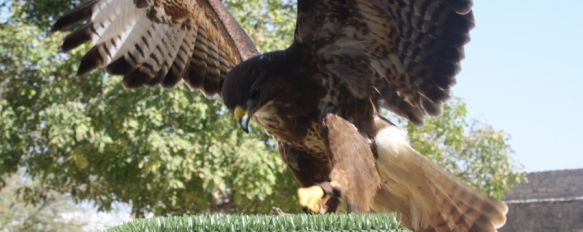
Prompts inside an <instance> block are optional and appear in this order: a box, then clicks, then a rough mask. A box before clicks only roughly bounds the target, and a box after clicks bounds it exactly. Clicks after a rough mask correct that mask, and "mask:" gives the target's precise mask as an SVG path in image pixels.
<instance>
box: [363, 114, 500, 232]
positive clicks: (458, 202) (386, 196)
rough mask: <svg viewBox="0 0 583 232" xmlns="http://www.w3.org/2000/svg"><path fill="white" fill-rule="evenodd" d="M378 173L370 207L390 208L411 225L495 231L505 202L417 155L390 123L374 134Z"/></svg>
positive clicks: (435, 228) (402, 135)
mask: <svg viewBox="0 0 583 232" xmlns="http://www.w3.org/2000/svg"><path fill="white" fill-rule="evenodd" d="M375 145H376V150H377V153H378V158H377V161H376V164H377V165H376V166H377V170H378V172H379V175H380V176H381V179H382V185H381V189H380V190H379V191H378V193H377V195H376V196H375V202H374V206H373V209H374V210H375V211H380V212H386V211H396V212H397V213H398V215H399V217H400V219H401V222H402V224H403V225H405V226H407V227H409V228H411V229H413V230H415V231H496V229H497V228H500V227H501V226H502V225H504V223H505V222H506V216H505V215H506V213H507V212H508V207H507V206H506V205H505V204H504V203H502V202H500V201H497V200H495V199H493V198H490V197H489V196H487V195H486V194H484V193H482V192H480V191H478V190H476V189H474V188H472V187H471V186H469V185H467V184H466V183H464V182H463V181H461V180H460V179H459V178H457V177H455V176H453V175H451V174H450V173H448V172H447V171H445V170H444V169H443V168H441V167H439V166H438V165H436V164H435V163H433V162H432V161H430V160H428V159H427V158H425V157H423V156H422V155H420V154H419V153H418V152H416V151H415V150H414V149H413V148H411V147H410V146H409V144H408V141H407V137H406V134H405V133H404V132H403V131H401V130H399V129H397V128H396V127H392V126H391V127H388V128H385V129H383V130H381V131H380V132H379V133H378V135H377V137H376V138H375Z"/></svg>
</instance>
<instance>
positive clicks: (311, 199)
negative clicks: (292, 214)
mask: <svg viewBox="0 0 583 232" xmlns="http://www.w3.org/2000/svg"><path fill="white" fill-rule="evenodd" d="M341 196H342V191H341V188H340V185H339V184H338V183H336V182H323V183H320V184H318V185H314V186H310V187H306V188H300V189H298V200H299V202H300V205H301V206H302V208H303V209H304V210H305V211H307V212H309V213H319V214H325V213H334V212H336V210H338V206H339V204H340V198H341Z"/></svg>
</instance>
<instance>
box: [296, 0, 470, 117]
mask: <svg viewBox="0 0 583 232" xmlns="http://www.w3.org/2000/svg"><path fill="white" fill-rule="evenodd" d="M471 6H472V1H471V0H416V1H414V0H322V1H311V0H299V1H298V25H297V30H296V38H295V39H296V43H299V44H301V45H302V47H305V48H308V50H309V51H310V52H312V54H311V55H312V56H313V59H314V62H315V63H316V64H317V65H318V66H319V67H318V68H319V69H320V70H321V71H322V72H324V73H328V74H330V75H333V76H335V77H337V78H338V79H339V80H341V81H342V82H343V83H345V84H346V86H348V88H349V90H350V92H351V93H352V95H354V96H355V97H358V98H373V99H375V100H377V101H378V102H379V103H380V104H381V105H382V106H384V107H387V108H389V109H390V110H392V111H394V112H396V113H398V114H400V115H402V116H405V117H408V118H409V119H410V120H411V121H413V122H414V123H417V124H419V123H421V122H422V120H423V118H424V117H425V116H426V115H436V114H439V112H440V107H441V103H442V101H444V100H445V99H447V98H448V96H449V89H450V87H451V85H452V84H453V83H454V82H455V80H454V76H455V75H456V73H457V72H458V70H459V62H460V60H461V59H462V58H463V45H464V44H465V43H466V42H467V41H468V40H469V36H468V32H469V30H470V29H471V28H472V27H473V25H474V20H473V14H472V12H471Z"/></svg>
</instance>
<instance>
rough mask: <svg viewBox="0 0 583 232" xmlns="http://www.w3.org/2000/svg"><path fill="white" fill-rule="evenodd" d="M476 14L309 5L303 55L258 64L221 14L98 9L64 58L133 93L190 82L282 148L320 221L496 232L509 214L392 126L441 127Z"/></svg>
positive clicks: (462, 1)
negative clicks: (356, 219) (389, 218)
mask: <svg viewBox="0 0 583 232" xmlns="http://www.w3.org/2000/svg"><path fill="white" fill-rule="evenodd" d="M471 7H472V1H471V0H298V1H297V8H298V12H297V14H298V17H297V25H296V30H295V37H294V41H293V43H292V44H291V45H290V46H289V47H288V48H287V49H285V50H282V51H274V52H270V53H265V54H259V53H258V52H257V50H256V49H255V46H254V45H253V43H252V42H251V41H250V39H249V37H248V36H247V34H246V33H245V32H244V31H243V30H242V29H241V27H240V25H239V24H238V23H237V21H236V20H235V19H234V18H233V17H232V16H231V15H230V14H229V13H228V12H227V10H226V9H225V8H224V6H223V5H222V3H221V2H220V1H219V0H90V1H87V2H86V3H84V4H83V5H81V6H79V7H78V8H76V9H75V10H73V11H71V12H69V13H67V14H65V15H64V16H62V17H61V18H60V19H58V20H57V21H56V22H55V24H54V26H53V28H52V29H53V30H63V29H65V28H67V27H69V26H72V25H77V24H81V25H80V26H79V27H77V29H76V30H75V31H74V32H72V33H71V34H69V35H68V36H66V37H65V38H64V43H63V46H62V48H63V50H65V51H69V50H71V49H73V48H76V47H78V46H79V45H81V44H84V43H85V42H89V41H90V42H91V43H92V45H93V47H92V48H91V49H90V50H89V51H88V52H87V54H86V55H85V56H84V57H83V59H82V60H81V64H80V67H79V70H78V74H79V75H82V74H85V73H88V72H90V71H92V70H95V69H97V68H103V67H104V68H105V70H106V71H107V72H108V73H110V74H112V75H121V76H123V83H124V85H125V86H126V87H128V88H137V87H142V86H156V85H161V86H163V87H166V88H171V87H173V86H175V85H176V84H177V83H179V82H181V81H184V83H186V85H188V86H189V87H191V88H192V89H199V90H202V91H203V92H204V94H206V95H219V96H220V97H221V98H222V100H223V101H224V103H225V105H226V106H227V107H228V108H229V109H230V110H232V111H233V112H234V115H235V117H236V119H237V120H238V121H239V124H240V126H241V128H242V129H244V130H246V131H247V130H248V127H249V122H250V121H254V122H255V123H257V124H258V125H260V126H261V127H263V128H264V129H265V130H266V131H267V132H268V133H269V134H270V135H271V136H273V138H274V139H275V140H276V141H277V142H278V143H279V148H280V153H281V157H282V159H283V160H284V161H285V163H286V164H287V166H288V168H289V170H290V171H291V172H292V173H293V175H294V176H295V177H296V179H297V180H298V181H299V183H300V184H301V186H302V188H300V189H299V190H298V195H299V201H300V204H301V205H302V206H303V207H305V209H306V210H308V211H311V212H314V213H328V212H336V211H338V210H341V209H345V210H347V211H349V212H396V213H397V214H398V217H399V219H400V221H401V223H402V225H404V226H406V227H408V228H411V229H413V230H415V231H433V230H435V231H495V230H496V228H499V227H501V226H502V225H503V224H504V223H505V220H506V216H505V215H506V213H507V210H508V208H507V206H506V205H505V204H504V203H501V202H499V201H497V200H495V199H492V198H490V197H488V196H487V195H485V194H484V193H481V192H479V191H478V190H476V189H474V188H472V187H470V186H469V185H467V184H465V183H463V182H462V181H461V180H459V179H458V178H456V177H454V176H453V175H451V174H449V173H447V172H446V171H445V170H443V169H442V168H440V167H439V166H437V165H436V164H434V163H432V162H431V161H429V160H427V159H426V158H424V157H423V156H422V155H420V154H419V153H417V152H416V151H415V150H413V149H412V148H411V146H410V145H409V143H408V141H407V138H406V135H405V133H403V132H402V131H401V130H400V129H398V128H397V127H396V126H395V125H394V124H392V123H391V122H389V121H388V120H387V119H385V118H383V117H382V116H381V114H380V113H379V111H380V109H383V108H384V109H387V110H390V111H392V112H394V113H396V114H398V115H400V116H402V117H405V118H407V119H409V120H410V121H411V122H413V123H416V124H421V123H422V121H423V119H424V117H426V116H428V115H437V114H439V113H440V107H441V104H442V102H443V101H445V100H446V99H447V98H448V96H449V90H450V87H451V86H452V85H453V83H454V81H455V80H454V77H455V75H456V73H457V72H458V70H459V69H460V67H459V66H460V60H461V59H462V57H463V46H464V44H465V43H466V42H467V41H468V40H469V35H468V33H469V30H470V29H471V28H472V27H473V26H474V19H473V13H472V9H471Z"/></svg>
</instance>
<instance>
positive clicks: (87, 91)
mask: <svg viewBox="0 0 583 232" xmlns="http://www.w3.org/2000/svg"><path fill="white" fill-rule="evenodd" d="M226 2H227V3H228V4H229V6H230V7H231V9H232V10H233V13H234V15H235V16H236V17H238V18H239V19H241V21H242V22H243V25H244V27H245V28H246V29H247V30H248V31H249V32H250V34H251V37H252V38H253V39H254V40H255V41H257V44H258V45H260V50H262V51H269V50H272V49H275V48H284V47H286V46H287V45H289V43H290V41H291V39H292V37H293V33H292V32H293V28H294V26H295V20H294V18H295V13H294V8H295V5H294V4H295V3H294V2H293V1H289V0H273V1H265V0H263V1H262V0H252V1H241V0H228V1H226ZM13 3H14V4H13V7H12V8H11V10H12V14H11V15H12V16H11V17H10V20H8V22H6V23H1V24H0V28H1V30H0V47H1V48H2V49H0V176H1V175H5V174H11V173H15V172H16V171H17V170H18V169H19V168H23V169H24V170H26V172H27V175H29V176H31V177H32V178H34V179H35V180H38V181H39V184H40V187H39V188H38V189H39V191H38V192H35V194H28V195H26V196H27V197H26V198H25V200H26V201H28V202H33V203H35V202H36V203H39V202H42V201H43V199H46V195H47V194H48V193H49V192H51V191H55V192H60V193H68V194H71V196H72V198H73V199H75V200H77V201H81V200H91V201H93V202H95V203H96V205H97V206H98V207H99V208H100V209H103V210H108V209H110V208H111V204H112V202H115V201H120V202H127V203H131V205H132V207H133V208H132V211H133V213H135V214H136V215H138V216H140V215H143V214H144V213H146V212H152V213H154V214H155V215H182V214H189V213H200V212H209V211H211V212H241V213H266V212H269V211H270V210H271V207H272V206H278V207H280V208H283V209H284V210H285V211H288V212H297V211H298V210H299V209H298V206H297V203H296V201H295V191H296V188H297V184H296V183H295V181H293V179H292V178H291V175H290V174H289V173H288V172H287V171H286V168H285V166H284V165H283V163H282V161H281V160H280V158H279V155H278V154H276V151H275V147H274V146H273V145H272V144H273V143H272V142H270V141H269V139H268V138H267V137H266V136H265V135H264V134H263V133H262V132H261V130H259V129H256V130H254V131H255V132H254V134H253V135H246V134H243V133H242V132H241V130H238V127H237V125H236V123H235V122H234V120H233V119H232V117H231V115H230V114H229V113H228V112H227V111H226V110H225V109H224V108H223V107H222V105H221V102H220V101H217V100H209V99H206V98H205V97H203V96H202V95H201V94H200V93H199V92H193V91H190V90H189V89H188V88H185V87H184V86H180V87H178V88H176V89H173V90H172V91H167V90H164V89H161V88H144V89H138V90H126V89H124V88H123V87H122V85H121V84H120V78H119V77H109V76H106V75H104V74H103V72H94V73H92V74H90V75H85V76H82V77H76V76H75V75H74V73H75V71H76V67H77V65H78V63H79V59H80V57H81V56H82V54H83V53H84V52H85V51H86V50H87V47H85V48H84V49H79V50H76V51H74V52H73V53H70V54H62V53H59V49H58V46H59V44H60V43H61V38H62V37H63V36H64V35H63V34H55V35H47V30H48V23H49V22H50V21H52V20H54V18H56V17H55V16H57V15H59V14H61V12H62V11H64V9H65V8H67V9H68V8H70V7H71V6H72V5H74V4H76V3H77V1H74V0H58V1H54V2H53V1H33V3H32V4H23V3H24V1H13ZM465 117H466V115H465V108H464V107H463V104H461V103H459V102H455V101H454V102H453V103H451V104H450V105H448V106H446V108H445V110H444V114H443V116H441V117H438V118H434V119H431V120H429V121H428V122H426V126H425V127H421V128H415V127H412V126H409V127H408V128H409V134H410V135H411V138H412V140H413V144H414V146H415V147H416V148H417V149H419V150H420V151H421V152H423V153H424V154H427V155H429V156H430V157H431V158H433V159H436V160H438V161H440V162H441V163H442V164H444V165H445V166H446V167H448V168H449V169H450V170H452V171H453V172H455V173H458V174H459V175H460V176H462V177H464V178H466V179H467V180H469V181H470V182H472V183H474V184H475V185H476V186H478V187H480V188H482V189H483V190H485V191H487V192H488V193H490V194H491V195H494V196H497V197H500V196H501V195H502V194H503V193H504V191H506V190H507V189H509V188H510V187H511V186H512V185H514V184H515V183H517V181H519V180H521V176H520V175H519V174H517V172H516V171H515V170H516V169H515V167H514V166H513V165H512V164H511V162H510V161H509V160H508V155H509V154H510V151H511V150H510V148H509V147H508V145H507V141H506V135H504V134H503V133H502V132H499V131H496V130H493V129H491V128H490V127H488V126H476V127H470V129H469V130H468V126H469V125H468V123H467V122H466V120H465ZM0 180H3V178H0ZM1 183H2V182H0V184H1ZM0 187H1V185H0Z"/></svg>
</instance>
